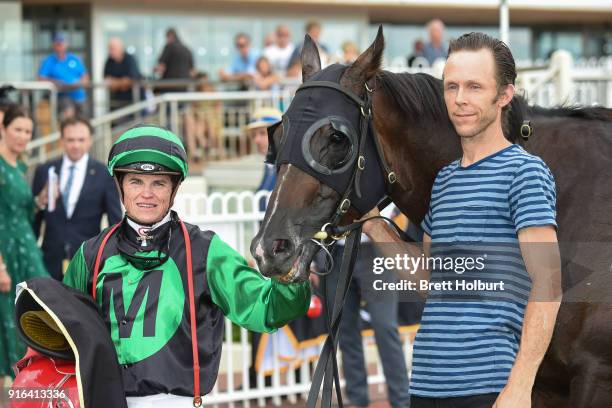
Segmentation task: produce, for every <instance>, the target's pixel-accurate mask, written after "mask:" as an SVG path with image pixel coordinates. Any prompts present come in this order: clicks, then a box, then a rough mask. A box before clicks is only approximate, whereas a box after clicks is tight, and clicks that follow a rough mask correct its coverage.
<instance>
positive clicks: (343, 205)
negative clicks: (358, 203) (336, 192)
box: [340, 198, 351, 214]
mask: <svg viewBox="0 0 612 408" xmlns="http://www.w3.org/2000/svg"><path fill="white" fill-rule="evenodd" d="M349 208H351V200H349V199H348V198H345V199H344V200H342V203H341V204H340V212H341V213H342V214H345V213H346V212H347V211H348V210H349Z"/></svg>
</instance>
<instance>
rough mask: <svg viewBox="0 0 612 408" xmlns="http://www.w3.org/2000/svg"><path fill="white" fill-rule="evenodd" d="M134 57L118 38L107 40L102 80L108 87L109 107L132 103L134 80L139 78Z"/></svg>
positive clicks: (114, 107) (115, 107)
mask: <svg viewBox="0 0 612 408" xmlns="http://www.w3.org/2000/svg"><path fill="white" fill-rule="evenodd" d="M141 77H142V76H141V75H140V70H139V69H138V63H137V62H136V59H135V58H134V57H133V56H132V55H130V54H128V53H126V52H125V48H124V46H123V42H122V41H121V40H120V39H119V38H116V37H114V38H111V39H110V40H109V42H108V58H107V59H106V63H105V64H104V80H105V81H106V83H107V85H108V87H109V89H110V102H111V109H118V108H121V107H124V106H126V105H129V104H131V103H133V101H134V93H133V91H132V86H133V85H134V81H137V80H139V79H141Z"/></svg>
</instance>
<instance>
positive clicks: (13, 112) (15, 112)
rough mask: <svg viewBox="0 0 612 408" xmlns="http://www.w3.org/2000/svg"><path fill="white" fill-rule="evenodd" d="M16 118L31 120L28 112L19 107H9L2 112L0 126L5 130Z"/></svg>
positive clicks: (15, 105)
mask: <svg viewBox="0 0 612 408" xmlns="http://www.w3.org/2000/svg"><path fill="white" fill-rule="evenodd" d="M17 118H28V119H32V115H31V114H30V111H28V110H27V109H26V108H24V107H23V106H21V105H17V104H14V105H9V106H8V107H7V108H6V110H5V111H4V118H2V125H3V126H4V127H5V128H7V127H8V126H9V125H10V124H11V123H13V121H14V120H15V119H17Z"/></svg>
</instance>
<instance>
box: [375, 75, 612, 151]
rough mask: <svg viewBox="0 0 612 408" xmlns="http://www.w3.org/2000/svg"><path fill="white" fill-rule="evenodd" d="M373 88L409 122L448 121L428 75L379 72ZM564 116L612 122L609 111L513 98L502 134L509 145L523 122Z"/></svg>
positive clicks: (435, 81) (438, 83) (441, 97)
mask: <svg viewBox="0 0 612 408" xmlns="http://www.w3.org/2000/svg"><path fill="white" fill-rule="evenodd" d="M376 79H377V86H378V88H379V89H381V90H382V91H383V92H384V93H385V94H386V95H387V96H388V97H389V98H391V100H393V101H394V102H395V104H396V105H397V107H398V108H399V109H400V110H401V111H402V113H403V114H405V115H407V119H409V120H410V121H412V122H413V123H414V122H416V123H421V124H424V123H445V122H448V121H449V120H448V116H447V113H446V107H445V103H444V94H443V89H442V81H441V80H439V79H437V78H434V77H432V76H431V75H428V74H421V73H418V74H410V73H399V74H396V73H392V72H389V71H380V72H379V73H378V75H377V78H376ZM536 115H537V116H545V117H551V118H552V117H566V118H575V119H584V120H595V121H605V122H612V110H611V109H606V108H601V107H582V106H560V107H554V108H544V107H542V106H537V105H533V106H531V105H529V104H528V101H527V99H526V98H525V97H523V96H520V95H515V97H514V98H513V99H512V102H511V104H510V108H509V109H508V112H507V114H506V120H505V123H504V133H505V134H506V136H507V137H508V139H509V140H510V141H512V142H516V141H518V138H519V135H520V127H521V125H522V124H523V121H524V120H529V119H531V118H532V117H533V116H536Z"/></svg>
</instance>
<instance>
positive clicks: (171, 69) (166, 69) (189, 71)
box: [155, 28, 195, 92]
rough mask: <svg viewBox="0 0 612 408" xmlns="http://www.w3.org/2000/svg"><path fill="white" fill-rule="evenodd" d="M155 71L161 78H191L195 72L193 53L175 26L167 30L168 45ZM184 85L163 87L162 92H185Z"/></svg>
mask: <svg viewBox="0 0 612 408" xmlns="http://www.w3.org/2000/svg"><path fill="white" fill-rule="evenodd" d="M155 72H156V73H157V74H159V75H160V77H161V79H190V78H192V77H193V76H194V74H195V69H194V64H193V54H192V53H191V50H190V49H189V48H187V47H186V46H185V44H183V42H182V41H181V39H180V38H179V36H178V33H177V32H176V30H175V29H174V28H169V29H168V30H167V31H166V45H165V46H164V49H163V50H162V53H161V55H160V57H159V60H158V62H157V65H156V66H155ZM185 90H186V88H185V87H184V86H183V87H163V88H161V89H160V91H161V92H184V91H185Z"/></svg>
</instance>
